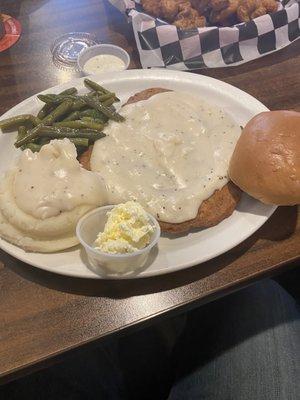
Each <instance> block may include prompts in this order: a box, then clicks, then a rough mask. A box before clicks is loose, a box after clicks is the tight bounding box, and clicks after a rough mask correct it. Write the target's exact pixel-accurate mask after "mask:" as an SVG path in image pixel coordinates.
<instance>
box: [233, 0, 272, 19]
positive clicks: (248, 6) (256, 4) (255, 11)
mask: <svg viewBox="0 0 300 400" xmlns="http://www.w3.org/2000/svg"><path fill="white" fill-rule="evenodd" d="M277 9H278V2H277V1H276V0H242V1H240V5H239V7H238V9H237V17H238V20H239V21H240V22H248V21H250V20H251V19H254V18H257V17H260V16H261V15H265V14H269V13H272V12H276V11H277Z"/></svg>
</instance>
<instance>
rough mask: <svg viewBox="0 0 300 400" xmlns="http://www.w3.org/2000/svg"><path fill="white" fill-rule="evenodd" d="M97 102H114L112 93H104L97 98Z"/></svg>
mask: <svg viewBox="0 0 300 400" xmlns="http://www.w3.org/2000/svg"><path fill="white" fill-rule="evenodd" d="M97 99H98V101H100V102H101V103H103V102H104V101H106V100H109V99H112V100H114V93H106V94H101V95H100V96H97Z"/></svg>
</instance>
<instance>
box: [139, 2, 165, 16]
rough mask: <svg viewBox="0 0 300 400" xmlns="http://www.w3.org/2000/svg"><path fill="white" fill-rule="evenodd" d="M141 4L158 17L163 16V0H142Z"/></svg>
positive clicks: (149, 12)
mask: <svg viewBox="0 0 300 400" xmlns="http://www.w3.org/2000/svg"><path fill="white" fill-rule="evenodd" d="M141 4H142V6H143V9H144V10H145V11H146V13H148V14H150V15H153V17H156V18H158V17H160V16H161V0H142V1H141Z"/></svg>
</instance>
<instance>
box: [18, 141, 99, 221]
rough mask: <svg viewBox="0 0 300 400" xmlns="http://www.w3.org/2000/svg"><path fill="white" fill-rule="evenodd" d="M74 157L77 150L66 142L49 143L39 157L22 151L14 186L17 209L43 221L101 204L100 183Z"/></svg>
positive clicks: (28, 151)
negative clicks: (85, 206) (81, 207)
mask: <svg viewBox="0 0 300 400" xmlns="http://www.w3.org/2000/svg"><path fill="white" fill-rule="evenodd" d="M76 156H77V153H76V148H75V146H74V144H73V143H71V142H70V141H69V140H68V139H64V140H52V141H51V142H50V143H49V144H48V145H45V146H43V147H42V148H41V150H40V152H38V153H32V152H31V151H30V150H25V151H23V153H22V155H21V157H20V159H19V162H18V165H17V167H16V172H15V177H14V185H13V190H14V196H15V201H16V204H17V206H18V207H19V208H20V209H21V210H23V211H24V212H25V213H27V214H29V215H31V216H33V217H36V218H39V219H45V218H49V217H53V216H56V215H59V214H61V213H62V212H64V211H69V210H72V209H74V208H75V207H76V206H79V205H83V204H88V205H90V204H91V205H95V206H97V205H102V204H104V203H105V200H104V196H105V187H104V186H103V185H102V184H101V180H100V179H99V177H98V176H97V175H96V174H93V173H92V172H90V171H87V170H85V169H83V168H82V167H81V166H80V164H79V162H78V161H77V159H76Z"/></svg>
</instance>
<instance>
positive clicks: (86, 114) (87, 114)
mask: <svg viewBox="0 0 300 400" xmlns="http://www.w3.org/2000/svg"><path fill="white" fill-rule="evenodd" d="M84 117H91V118H94V119H99V120H100V121H101V122H102V123H103V124H105V122H107V121H108V118H107V116H106V115H104V114H103V113H101V112H100V111H98V110H94V109H93V108H88V109H87V110H84V111H81V112H80V118H84Z"/></svg>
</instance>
